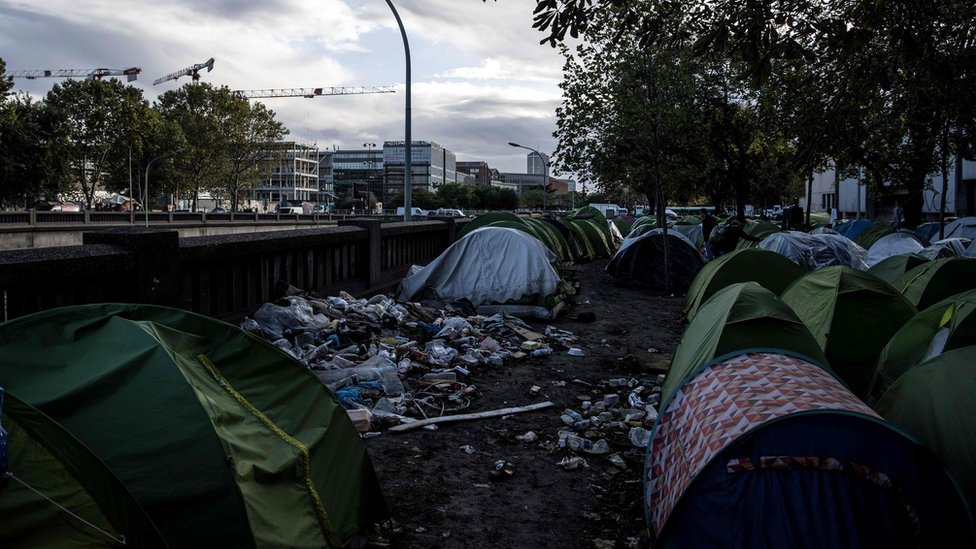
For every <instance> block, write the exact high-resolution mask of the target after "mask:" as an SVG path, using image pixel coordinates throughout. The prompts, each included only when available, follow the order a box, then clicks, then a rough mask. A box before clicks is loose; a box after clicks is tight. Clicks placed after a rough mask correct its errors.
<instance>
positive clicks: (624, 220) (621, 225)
mask: <svg viewBox="0 0 976 549" xmlns="http://www.w3.org/2000/svg"><path fill="white" fill-rule="evenodd" d="M613 224H614V225H616V226H617V230H618V231H620V233H621V234H627V233H629V232H630V229H631V228H633V226H634V218H632V217H624V216H622V215H621V216H617V217H615V218H613Z"/></svg>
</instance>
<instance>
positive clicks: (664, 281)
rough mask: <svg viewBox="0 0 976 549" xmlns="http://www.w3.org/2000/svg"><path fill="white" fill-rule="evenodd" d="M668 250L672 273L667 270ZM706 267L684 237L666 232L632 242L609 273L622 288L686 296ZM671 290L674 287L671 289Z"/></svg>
mask: <svg viewBox="0 0 976 549" xmlns="http://www.w3.org/2000/svg"><path fill="white" fill-rule="evenodd" d="M665 248H667V253H668V261H667V265H668V266H669V269H668V270H667V272H666V270H665V261H664V253H665ZM704 265H705V260H704V258H702V256H701V254H700V253H698V250H696V249H695V247H694V246H693V245H692V244H691V243H690V242H689V241H688V239H687V237H685V236H684V235H682V234H681V233H675V232H673V231H669V232H668V234H667V238H665V235H664V231H663V230H662V229H654V230H652V231H648V232H646V233H644V234H642V235H641V236H639V237H637V238H633V239H631V238H628V239H627V240H625V241H624V243H623V244H621V245H620V248H618V249H617V253H616V254H615V255H614V256H613V258H612V259H611V260H610V262H609V263H608V264H607V267H606V270H607V273H609V274H610V275H611V276H613V278H614V283H615V284H619V285H624V286H626V285H636V286H643V287H646V288H650V289H651V290H653V291H657V292H666V291H670V292H676V293H683V292H685V291H687V290H688V287H689V286H690V285H691V281H692V280H694V278H695V275H697V274H698V271H700V270H701V268H702V267H703V266H704ZM669 286H670V287H669Z"/></svg>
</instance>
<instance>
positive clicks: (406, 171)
mask: <svg viewBox="0 0 976 549" xmlns="http://www.w3.org/2000/svg"><path fill="white" fill-rule="evenodd" d="M386 5H388V6H390V10H391V11H392V12H393V17H395V18H396V22H397V26H399V27H400V36H402V37H403V54H404V55H405V56H406V60H407V62H406V65H407V99H406V107H405V108H404V114H405V116H404V118H405V119H406V121H405V122H404V126H405V128H404V137H403V220H404V221H410V218H411V212H412V211H413V210H412V208H411V206H413V204H412V199H411V195H412V191H413V174H412V173H411V170H412V169H413V164H412V161H411V158H410V143H411V141H410V139H411V137H410V43H409V42H407V31H406V30H404V28H403V21H401V20H400V14H399V13H397V10H396V7H395V6H394V5H393V2H392V0H386Z"/></svg>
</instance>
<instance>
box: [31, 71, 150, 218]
mask: <svg viewBox="0 0 976 549" xmlns="http://www.w3.org/2000/svg"><path fill="white" fill-rule="evenodd" d="M45 101H46V103H47V105H48V106H49V107H50V108H51V109H52V110H53V111H54V112H56V113H58V114H59V115H60V116H63V117H64V120H65V121H66V124H67V128H68V140H69V142H70V143H69V145H68V147H67V148H66V149H65V151H64V153H65V154H66V156H67V157H68V158H69V159H70V161H71V163H72V169H73V172H74V174H76V176H77V177H78V179H79V181H80V182H81V191H82V194H83V196H84V198H85V202H86V203H87V205H88V207H89V208H91V207H92V205H93V204H94V198H95V191H96V190H97V189H98V187H99V186H100V185H102V183H103V180H104V178H105V175H106V173H107V170H108V169H109V168H110V167H111V166H112V164H113V160H114V158H113V154H116V155H117V154H118V153H119V151H120V149H121V148H122V144H123V143H126V142H128V140H129V139H130V138H131V136H132V134H133V133H134V131H135V130H134V129H133V128H135V127H137V126H138V124H139V117H140V116H144V115H145V113H146V112H147V104H146V102H145V100H144V99H143V98H142V91H141V90H139V89H138V88H135V87H132V86H126V85H125V84H123V83H122V82H121V81H119V80H117V79H115V78H111V79H108V80H99V79H88V80H66V81H64V82H61V83H59V84H55V85H54V87H53V88H52V90H51V91H50V92H48V94H47V97H46V99H45Z"/></svg>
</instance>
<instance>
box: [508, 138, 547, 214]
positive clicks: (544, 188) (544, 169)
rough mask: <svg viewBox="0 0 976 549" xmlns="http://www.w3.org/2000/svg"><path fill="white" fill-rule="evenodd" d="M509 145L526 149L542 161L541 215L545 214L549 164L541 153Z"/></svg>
mask: <svg viewBox="0 0 976 549" xmlns="http://www.w3.org/2000/svg"><path fill="white" fill-rule="evenodd" d="M508 144H509V145H511V146H513V147H518V148H520V149H526V150H529V151H532V152H534V153H535V154H537V155H539V160H542V172H543V177H544V179H543V180H542V213H545V212H546V210H548V209H549V207H548V200H547V198H548V194H549V193H548V192H547V190H548V189H549V163H548V162H546V157H544V156H542V153H541V152H539V151H537V150H535V149H533V148H532V147H526V146H525V145H519V144H518V143H513V142H511V141H509V142H508Z"/></svg>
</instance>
